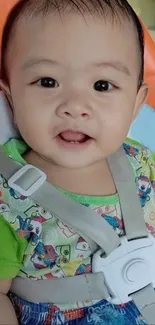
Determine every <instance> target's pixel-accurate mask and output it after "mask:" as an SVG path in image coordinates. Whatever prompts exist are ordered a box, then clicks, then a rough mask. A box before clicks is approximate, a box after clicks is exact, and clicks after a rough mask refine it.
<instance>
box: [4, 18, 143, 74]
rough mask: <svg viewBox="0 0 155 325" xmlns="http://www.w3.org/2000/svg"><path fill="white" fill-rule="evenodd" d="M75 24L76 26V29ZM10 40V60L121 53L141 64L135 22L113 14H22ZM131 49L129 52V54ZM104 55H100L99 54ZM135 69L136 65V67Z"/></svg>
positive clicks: (125, 57)
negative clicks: (115, 18) (113, 18)
mask: <svg viewBox="0 0 155 325" xmlns="http://www.w3.org/2000/svg"><path fill="white" fill-rule="evenodd" d="M73 26H74V28H73ZM12 36H13V37H12V39H11V40H10V44H9V47H10V51H9V53H11V52H12V55H10V58H9V56H8V61H10V59H12V58H13V56H16V55H15V53H16V54H17V56H18V57H19V58H20V57H21V56H22V57H23V58H24V57H25V58H26V56H29V55H30V54H31V55H32V56H35V55H36V54H37V55H38V56H39V55H41V56H47V57H52V59H54V60H55V59H57V57H58V59H60V61H64V60H65V59H66V60H67V55H68V56H69V57H70V56H71V55H72V56H74V63H76V61H78V60H80V59H81V60H83V63H84V61H85V59H86V58H85V55H84V54H86V52H87V56H88V58H87V60H88V61H89V59H91V57H92V59H93V55H94V59H96V60H97V59H98V60H99V59H101V56H102V55H103V56H104V55H106V56H107V58H108V56H109V58H110V57H111V56H115V57H117V56H118V55H119V56H120V60H121V57H123V59H124V60H125V59H126V60H129V61H131V58H132V65H133V61H134V57H135V61H136V64H138V59H139V58H138V59H137V57H138V55H137V53H138V38H137V34H136V30H135V27H134V25H133V24H132V22H131V21H130V20H129V19H127V18H124V19H123V17H122V18H121V19H120V20H119V21H114V20H112V19H111V18H110V17H109V19H104V18H103V17H102V18H101V17H91V16H85V17H83V16H81V15H79V14H71V13H70V14H66V15H64V16H63V18H62V17H61V16H60V15H58V14H57V15H53V14H51V15H49V16H47V17H46V18H43V17H42V16H41V15H38V16H36V17H33V19H32V18H28V17H23V18H22V19H21V20H20V21H19V22H18V23H17V25H16V28H15V29H14V32H13V34H12ZM129 52H130V53H129ZM100 54H101V55H100ZM76 58H77V60H76ZM70 63H71V64H72V62H70ZM134 69H135V68H134Z"/></svg>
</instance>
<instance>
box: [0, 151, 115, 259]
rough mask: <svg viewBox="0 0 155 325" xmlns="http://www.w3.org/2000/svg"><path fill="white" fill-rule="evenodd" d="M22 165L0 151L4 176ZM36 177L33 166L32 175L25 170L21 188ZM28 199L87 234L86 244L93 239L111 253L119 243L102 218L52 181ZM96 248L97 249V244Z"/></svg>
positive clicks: (7, 176) (8, 176)
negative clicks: (63, 191)
mask: <svg viewBox="0 0 155 325" xmlns="http://www.w3.org/2000/svg"><path fill="white" fill-rule="evenodd" d="M21 168H22V166H20V165H19V164H17V163H16V162H14V161H12V160H11V159H10V158H8V157H7V156H6V155H5V154H4V153H3V152H2V150H1V151H0V171H1V173H2V174H3V176H4V177H5V178H6V179H9V178H10V177H12V176H13V175H14V174H15V173H16V172H17V171H18V170H20V169H21ZM38 177H39V175H38V174H37V170H36V169H34V173H33V174H32V173H31V172H30V171H29V170H28V171H27V172H26V173H25V174H23V175H22V176H21V177H20V178H19V180H18V185H19V184H20V185H21V186H22V187H23V188H24V186H26V189H27V187H28V186H29V187H31V184H33V183H35V180H36V181H37V179H38ZM31 199H32V200H33V201H34V202H36V203H37V204H39V205H41V206H42V207H44V208H45V209H46V210H47V211H49V212H51V213H52V214H54V215H55V216H58V218H59V219H60V220H61V221H63V222H64V223H65V224H67V225H68V226H70V227H72V228H73V229H75V230H76V231H77V232H79V233H81V234H83V235H84V237H85V238H87V237H89V238H90V239H89V243H90V240H92V241H93V243H92V245H94V243H96V244H97V245H99V246H100V247H101V248H102V249H103V250H104V251H105V252H106V254H110V253H111V252H112V251H113V250H114V249H115V248H116V247H118V246H119V244H120V240H119V237H118V236H117V234H116V233H115V232H114V231H113V229H112V227H111V226H110V225H109V224H108V223H107V222H106V221H105V220H104V218H101V217H100V216H99V215H98V214H97V213H96V212H94V211H92V210H90V209H88V208H87V207H85V206H83V205H81V204H78V203H77V202H75V201H73V200H71V199H70V198H68V197H67V196H66V195H64V194H62V193H61V192H59V191H58V190H56V189H55V187H53V186H52V185H51V184H49V183H47V182H45V183H44V184H43V185H42V186H41V187H40V188H39V189H38V190H36V192H35V193H34V194H32V195H31ZM60 202H61V204H60ZM103 233H104V236H103ZM95 247H96V248H97V246H95ZM95 247H94V248H95Z"/></svg>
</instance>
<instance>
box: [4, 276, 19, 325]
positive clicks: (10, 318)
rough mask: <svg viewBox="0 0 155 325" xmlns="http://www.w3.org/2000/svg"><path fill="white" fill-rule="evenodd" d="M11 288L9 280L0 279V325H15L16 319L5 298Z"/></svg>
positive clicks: (7, 299)
mask: <svg viewBox="0 0 155 325" xmlns="http://www.w3.org/2000/svg"><path fill="white" fill-rule="evenodd" d="M10 286H11V280H7V279H0V325H8V324H9V325H17V324H18V321H17V317H16V315H15V311H14V309H13V306H12V304H11V301H10V300H9V298H8V297H7V293H8V291H9V289H10Z"/></svg>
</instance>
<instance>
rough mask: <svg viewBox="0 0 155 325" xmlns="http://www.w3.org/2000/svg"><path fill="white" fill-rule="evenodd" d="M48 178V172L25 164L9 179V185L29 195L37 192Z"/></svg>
mask: <svg viewBox="0 0 155 325" xmlns="http://www.w3.org/2000/svg"><path fill="white" fill-rule="evenodd" d="M46 178H47V176H46V174H45V173H44V172H42V171H41V170H40V169H38V168H36V167H34V166H32V165H25V166H24V167H22V168H21V169H20V170H18V172H16V173H15V174H14V175H13V176H12V177H11V178H10V179H9V181H8V185H9V187H11V188H12V189H14V190H15V191H17V192H18V193H20V194H21V195H23V196H26V197H27V196H31V195H32V194H33V193H35V192H36V191H37V190H38V189H39V188H40V187H41V186H42V185H43V184H44V183H45V181H46Z"/></svg>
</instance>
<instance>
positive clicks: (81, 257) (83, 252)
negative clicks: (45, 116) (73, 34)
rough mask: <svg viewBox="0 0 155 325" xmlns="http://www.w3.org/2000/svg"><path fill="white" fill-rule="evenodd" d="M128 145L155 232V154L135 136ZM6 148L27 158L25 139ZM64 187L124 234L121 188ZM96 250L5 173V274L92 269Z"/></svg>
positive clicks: (1, 227)
mask: <svg viewBox="0 0 155 325" xmlns="http://www.w3.org/2000/svg"><path fill="white" fill-rule="evenodd" d="M123 146H124V150H125V152H126V154H127V157H128V159H129V161H130V163H131V165H132V168H133V174H134V177H135V182H136V187H137V194H138V196H139V201H140V205H141V207H142V210H143V214H144V219H145V222H146V227H147V229H148V231H149V232H151V233H152V234H153V235H155V154H153V153H151V152H150V151H149V150H148V149H147V148H145V147H142V146H141V145H140V144H139V143H137V142H134V141H131V140H130V139H127V140H126V142H125V144H124V145H123ZM3 150H4V152H5V153H6V154H7V155H8V156H10V157H11V158H12V159H13V160H15V161H17V162H19V163H20V164H22V165H25V164H26V163H25V161H24V159H23V158H22V155H23V154H24V153H25V152H26V151H27V150H28V147H27V145H26V144H25V143H24V142H23V141H21V140H15V139H13V140H11V141H9V142H8V143H7V144H6V145H4V146H3ZM63 193H64V194H65V195H68V196H69V197H70V198H71V199H73V200H75V201H77V202H79V203H81V204H84V205H86V206H87V207H88V208H90V209H92V210H95V211H96V213H98V214H99V215H100V216H101V217H102V218H104V219H105V220H106V221H107V222H108V223H109V224H110V225H111V226H112V227H113V229H114V230H115V231H116V232H117V234H118V235H119V236H122V235H124V229H123V222H122V215H121V209H120V203H119V197H118V194H115V195H111V196H107V197H103V196H86V195H77V194H73V193H69V192H66V191H63ZM91 255H92V252H91V248H90V247H89V245H88V243H87V242H86V241H85V240H84V238H82V237H81V236H80V234H78V233H77V232H76V231H75V230H73V229H71V228H70V227H68V226H67V225H65V224H64V223H63V222H61V221H60V220H59V219H58V217H56V216H55V215H52V214H51V213H49V212H48V211H46V210H45V209H43V208H42V207H40V206H38V205H37V204H35V203H34V202H33V201H32V200H31V199H30V198H27V197H24V196H22V195H20V194H19V193H17V192H15V191H14V190H13V189H11V188H10V187H9V185H8V182H7V180H6V179H5V178H4V177H3V175H0V278H14V277H16V276H17V275H18V276H20V277H24V278H25V277H29V278H33V279H45V280H46V279H50V278H54V277H55V278H60V277H68V276H74V275H75V276H76V275H79V274H83V273H90V272H91V268H92V265H91ZM93 304H94V302H93V301H87V302H75V303H74V304H67V305H57V306H56V308H58V310H61V311H66V310H69V309H74V308H83V307H88V306H91V305H93Z"/></svg>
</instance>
